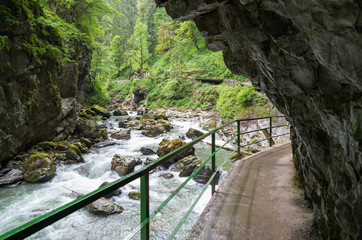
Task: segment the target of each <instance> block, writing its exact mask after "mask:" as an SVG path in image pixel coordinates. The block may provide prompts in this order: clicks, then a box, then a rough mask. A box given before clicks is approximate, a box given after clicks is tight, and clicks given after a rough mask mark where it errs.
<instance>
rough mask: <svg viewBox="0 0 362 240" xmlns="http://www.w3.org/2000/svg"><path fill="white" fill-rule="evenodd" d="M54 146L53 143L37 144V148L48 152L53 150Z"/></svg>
mask: <svg viewBox="0 0 362 240" xmlns="http://www.w3.org/2000/svg"><path fill="white" fill-rule="evenodd" d="M56 145H57V144H56V143H55V142H50V141H45V142H41V143H38V145H37V146H38V147H39V148H42V149H43V150H45V151H48V150H54V149H55V147H56Z"/></svg>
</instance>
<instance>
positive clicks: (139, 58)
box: [127, 18, 150, 73]
mask: <svg viewBox="0 0 362 240" xmlns="http://www.w3.org/2000/svg"><path fill="white" fill-rule="evenodd" d="M148 38H149V34H148V31H147V25H146V24H144V23H143V22H142V21H141V18H138V19H137V22H136V25H135V28H134V32H133V35H132V37H131V38H130V39H129V40H128V44H129V45H130V46H131V50H130V51H129V53H128V54H127V55H128V56H129V57H130V60H131V62H132V68H133V69H134V70H136V71H140V72H141V73H143V70H144V68H145V65H146V64H147V62H148V58H149V55H150V54H149V51H148V47H149V45H150V43H149V42H148Z"/></svg>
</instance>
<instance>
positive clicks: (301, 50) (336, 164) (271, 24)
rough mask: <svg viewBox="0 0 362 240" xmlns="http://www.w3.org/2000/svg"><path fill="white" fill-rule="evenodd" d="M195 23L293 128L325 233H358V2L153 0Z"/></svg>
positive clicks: (361, 211) (361, 216)
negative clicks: (268, 99)
mask: <svg viewBox="0 0 362 240" xmlns="http://www.w3.org/2000/svg"><path fill="white" fill-rule="evenodd" d="M156 3H157V4H158V5H159V6H164V7H166V10H167V12H168V14H169V15H170V16H171V17H172V18H174V19H182V20H187V19H192V20H194V21H195V22H196V25H197V27H198V28H199V30H200V32H201V33H202V35H203V36H204V37H205V39H206V42H207V46H208V48H209V49H211V50H213V51H218V50H222V51H223V53H224V60H225V63H226V65H227V66H228V67H229V68H230V69H231V70H232V72H233V73H235V74H241V75H244V76H246V77H248V78H249V79H250V80H251V81H252V83H253V85H254V87H256V88H257V89H261V90H262V91H263V92H264V93H266V95H267V96H268V97H269V98H270V100H271V101H272V102H273V103H274V105H275V106H276V107H277V108H278V109H279V111H281V112H282V113H284V114H285V116H286V117H287V119H288V120H289V121H290V123H291V125H292V127H293V130H294V131H293V149H294V155H295V161H296V166H297V169H298V171H299V173H300V174H301V176H302V178H303V179H304V182H305V188H306V193H307V195H308V196H309V198H310V199H311V200H312V202H313V209H314V213H315V214H314V216H315V221H316V222H317V225H318V227H319V230H320V232H321V235H322V238H323V239H360V238H362V178H361V175H362V164H361V163H362V151H361V145H362V124H361V123H362V106H361V105H362V95H361V90H362V81H361V79H362V34H361V33H362V13H361V10H362V2H361V1H352V0H350V1H312V0H305V1H291V0H287V1H269V0H249V1H243V0H195V1H188V0H156Z"/></svg>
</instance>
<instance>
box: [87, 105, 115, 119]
mask: <svg viewBox="0 0 362 240" xmlns="http://www.w3.org/2000/svg"><path fill="white" fill-rule="evenodd" d="M91 110H92V111H93V112H95V113H96V114H97V115H99V116H102V117H105V118H106V119H107V118H110V117H111V114H110V112H109V110H108V109H106V108H104V107H101V106H98V105H93V106H92V107H91Z"/></svg>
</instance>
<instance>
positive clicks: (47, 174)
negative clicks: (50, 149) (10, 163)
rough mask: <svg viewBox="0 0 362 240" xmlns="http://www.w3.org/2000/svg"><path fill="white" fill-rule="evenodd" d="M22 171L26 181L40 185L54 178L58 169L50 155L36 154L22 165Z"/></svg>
mask: <svg viewBox="0 0 362 240" xmlns="http://www.w3.org/2000/svg"><path fill="white" fill-rule="evenodd" d="M22 169H23V173H24V179H25V181H27V182H31V183H40V182H46V181H49V180H51V179H52V178H54V177H55V170H56V167H55V164H54V160H53V158H52V157H51V156H50V155H48V154H46V153H35V154H32V155H31V156H30V157H29V159H27V160H26V161H25V162H23V163H22Z"/></svg>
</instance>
